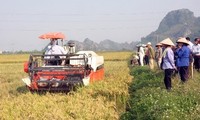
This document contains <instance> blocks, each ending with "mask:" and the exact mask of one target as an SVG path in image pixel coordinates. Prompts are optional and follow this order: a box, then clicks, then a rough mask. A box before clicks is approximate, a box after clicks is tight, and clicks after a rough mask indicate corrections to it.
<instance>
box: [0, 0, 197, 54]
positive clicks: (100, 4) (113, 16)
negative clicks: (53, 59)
mask: <svg viewBox="0 0 200 120" xmlns="http://www.w3.org/2000/svg"><path fill="white" fill-rule="evenodd" d="M0 2H1V4H0V35H1V39H0V50H2V51H19V50H23V51H31V50H41V49H43V48H44V46H46V44H48V43H49V41H48V40H41V39H39V38H38V36H40V35H41V34H44V33H48V32H62V33H64V34H65V35H66V40H78V41H80V42H83V41H84V39H86V38H89V39H90V40H92V41H94V42H97V43H99V42H100V41H103V40H105V39H110V40H112V41H115V42H119V43H122V42H128V43H130V42H132V41H140V40H141V38H142V37H145V36H147V35H148V34H150V33H151V32H153V31H155V30H156V29H157V28H158V26H159V24H160V22H161V20H162V19H163V18H164V17H165V16H166V14H167V13H168V12H170V11H172V10H178V9H183V8H186V9H189V10H190V11H192V12H194V15H195V16H196V17H199V16H200V7H199V5H200V0H0Z"/></svg>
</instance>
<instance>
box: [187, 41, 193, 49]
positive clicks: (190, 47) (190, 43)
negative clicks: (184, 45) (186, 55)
mask: <svg viewBox="0 0 200 120" xmlns="http://www.w3.org/2000/svg"><path fill="white" fill-rule="evenodd" d="M188 43H189V45H188V47H189V49H190V50H192V46H193V45H194V44H193V43H192V42H191V41H188Z"/></svg>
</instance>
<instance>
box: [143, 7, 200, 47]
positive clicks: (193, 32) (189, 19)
mask: <svg viewBox="0 0 200 120" xmlns="http://www.w3.org/2000/svg"><path fill="white" fill-rule="evenodd" d="M199 26H200V17H195V16H194V13H193V12H191V11H190V10H188V9H180V10H174V11H171V12H169V13H168V14H167V15H166V16H165V17H164V18H163V20H162V21H161V22H160V24H159V27H158V29H157V30H156V31H154V32H152V33H150V34H149V35H147V36H146V37H144V38H142V39H141V42H142V43H147V42H151V43H152V44H153V45H155V44H156V43H157V42H160V41H162V40H163V39H165V38H168V37H169V38H170V39H172V40H173V41H174V42H175V41H176V40H177V39H178V38H179V37H187V36H189V37H190V38H191V39H192V40H193V39H194V38H195V37H199V35H200V27H199Z"/></svg>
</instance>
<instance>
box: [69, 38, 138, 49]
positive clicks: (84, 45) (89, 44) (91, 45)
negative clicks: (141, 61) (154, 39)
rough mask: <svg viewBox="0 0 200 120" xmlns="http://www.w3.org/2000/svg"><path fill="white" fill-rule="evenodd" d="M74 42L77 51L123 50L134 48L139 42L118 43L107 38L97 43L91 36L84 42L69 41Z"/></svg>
mask: <svg viewBox="0 0 200 120" xmlns="http://www.w3.org/2000/svg"><path fill="white" fill-rule="evenodd" d="M72 41H73V42H74V43H75V45H76V51H79V50H92V51H121V50H134V49H135V47H136V46H135V45H136V44H138V43H139V41H137V42H131V43H127V42H124V43H118V42H114V41H112V40H109V39H106V40H103V41H101V42H100V43H96V42H94V41H92V40H90V39H89V38H86V39H85V40H84V41H83V42H79V41H77V40H70V41H69V42H72Z"/></svg>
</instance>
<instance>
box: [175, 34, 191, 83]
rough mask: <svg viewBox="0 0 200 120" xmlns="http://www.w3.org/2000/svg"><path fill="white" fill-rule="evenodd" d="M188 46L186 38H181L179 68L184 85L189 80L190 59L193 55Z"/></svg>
mask: <svg viewBox="0 0 200 120" xmlns="http://www.w3.org/2000/svg"><path fill="white" fill-rule="evenodd" d="M188 44H189V43H188V41H187V40H186V39H185V38H179V39H178V40H177V47H178V49H177V50H176V54H177V67H178V72H179V74H180V77H181V81H182V82H183V83H184V82H186V81H187V80H188V67H189V57H190V54H191V51H190V49H189V47H187V46H188Z"/></svg>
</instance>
